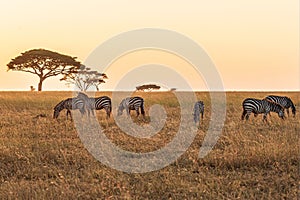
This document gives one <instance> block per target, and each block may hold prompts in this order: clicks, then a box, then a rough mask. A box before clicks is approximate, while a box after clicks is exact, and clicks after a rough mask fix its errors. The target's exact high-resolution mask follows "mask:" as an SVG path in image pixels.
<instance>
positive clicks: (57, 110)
mask: <svg viewBox="0 0 300 200" xmlns="http://www.w3.org/2000/svg"><path fill="white" fill-rule="evenodd" d="M65 102H66V100H63V101H61V102H59V103H58V104H57V105H56V106H55V107H54V113H53V119H57V118H58V116H59V113H60V111H62V110H63V109H64V108H65Z"/></svg>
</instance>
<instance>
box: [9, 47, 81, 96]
mask: <svg viewBox="0 0 300 200" xmlns="http://www.w3.org/2000/svg"><path fill="white" fill-rule="evenodd" d="M80 65H81V64H80V62H78V61H76V57H71V56H68V55H63V54H60V53H57V52H53V51H49V50H46V49H33V50H29V51H26V52H24V53H21V55H20V56H17V57H16V58H13V59H12V60H11V61H10V62H9V63H8V64H7V67H8V70H7V71H9V70H12V71H22V72H28V73H31V74H35V75H37V76H38V77H39V84H38V91H42V84H43V81H44V80H45V79H47V78H49V77H51V76H57V75H60V74H62V75H64V74H70V73H73V72H76V71H77V70H78V69H79V67H80Z"/></svg>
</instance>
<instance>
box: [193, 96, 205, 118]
mask: <svg viewBox="0 0 300 200" xmlns="http://www.w3.org/2000/svg"><path fill="white" fill-rule="evenodd" d="M200 114H201V118H202V119H203V114H204V103H203V101H197V102H196V103H195V105H194V113H193V115H194V121H195V123H198V122H200Z"/></svg>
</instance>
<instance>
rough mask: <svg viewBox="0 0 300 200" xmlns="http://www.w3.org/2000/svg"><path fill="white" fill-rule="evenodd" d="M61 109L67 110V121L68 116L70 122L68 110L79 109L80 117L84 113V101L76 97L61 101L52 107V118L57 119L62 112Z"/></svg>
mask: <svg viewBox="0 0 300 200" xmlns="http://www.w3.org/2000/svg"><path fill="white" fill-rule="evenodd" d="M63 109H67V119H68V115H70V117H71V120H72V115H71V111H70V110H76V109H79V111H80V112H81V114H82V115H83V114H84V113H85V106H84V101H83V100H82V99H80V98H76V97H75V98H68V99H65V100H62V101H61V102H59V103H58V104H57V105H56V106H55V107H54V113H53V118H54V119H57V118H58V116H59V113H60V111H62V110H63Z"/></svg>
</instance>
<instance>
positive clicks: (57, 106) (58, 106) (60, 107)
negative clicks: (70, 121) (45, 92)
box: [54, 98, 70, 111]
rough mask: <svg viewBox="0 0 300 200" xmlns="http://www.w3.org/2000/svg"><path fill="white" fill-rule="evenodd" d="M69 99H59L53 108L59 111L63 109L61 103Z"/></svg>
mask: <svg viewBox="0 0 300 200" xmlns="http://www.w3.org/2000/svg"><path fill="white" fill-rule="evenodd" d="M69 99H70V98H68V99H65V100H62V101H60V102H59V103H58V104H56V106H55V107H54V110H59V111H61V110H63V109H64V107H63V105H64V104H65V103H66V101H69Z"/></svg>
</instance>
